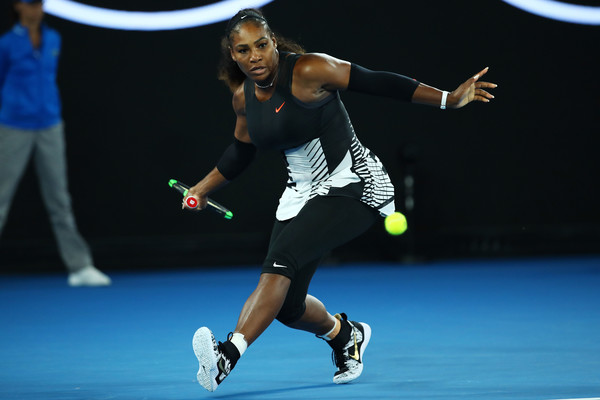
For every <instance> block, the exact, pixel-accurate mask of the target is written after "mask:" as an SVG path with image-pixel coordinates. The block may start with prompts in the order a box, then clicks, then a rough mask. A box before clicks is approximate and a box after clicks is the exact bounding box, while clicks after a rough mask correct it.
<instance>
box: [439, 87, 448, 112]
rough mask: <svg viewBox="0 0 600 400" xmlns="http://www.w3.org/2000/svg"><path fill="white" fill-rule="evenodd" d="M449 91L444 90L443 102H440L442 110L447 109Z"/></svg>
mask: <svg viewBox="0 0 600 400" xmlns="http://www.w3.org/2000/svg"><path fill="white" fill-rule="evenodd" d="M448 93H449V92H446V91H445V90H444V91H442V104H440V108H441V109H442V110H445V109H446V99H447V98H448Z"/></svg>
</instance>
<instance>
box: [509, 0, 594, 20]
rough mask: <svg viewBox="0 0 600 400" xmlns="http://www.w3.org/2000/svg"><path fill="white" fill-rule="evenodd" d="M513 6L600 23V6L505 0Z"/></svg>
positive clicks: (544, 13) (561, 18)
mask: <svg viewBox="0 0 600 400" xmlns="http://www.w3.org/2000/svg"><path fill="white" fill-rule="evenodd" d="M503 1H504V2H505V3H508V4H510V5H512V6H515V7H517V8H520V9H521V10H525V11H527V12H530V13H532V14H536V15H539V16H541V17H545V18H551V19H555V20H558V21H563V22H572V23H574V24H584V25H600V7H594V6H582V5H577V4H569V3H563V2H560V1H555V0H503Z"/></svg>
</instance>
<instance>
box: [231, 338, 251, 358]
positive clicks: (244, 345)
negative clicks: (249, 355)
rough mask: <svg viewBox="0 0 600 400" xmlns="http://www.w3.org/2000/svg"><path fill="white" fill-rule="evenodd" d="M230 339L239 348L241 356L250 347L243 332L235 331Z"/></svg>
mask: <svg viewBox="0 0 600 400" xmlns="http://www.w3.org/2000/svg"><path fill="white" fill-rule="evenodd" d="M229 341H230V342H231V343H233V344H234V345H235V347H236V348H237V349H238V351H239V352H240V357H241V356H242V354H244V352H245V351H246V349H247V348H248V343H247V342H246V339H244V335H243V334H241V333H234V334H233V335H232V336H231V339H229Z"/></svg>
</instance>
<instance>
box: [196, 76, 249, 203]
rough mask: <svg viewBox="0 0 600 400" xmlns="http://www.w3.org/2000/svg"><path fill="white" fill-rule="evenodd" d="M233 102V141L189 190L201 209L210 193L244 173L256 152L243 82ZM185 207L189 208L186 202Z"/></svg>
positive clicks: (234, 95) (235, 93)
mask: <svg viewBox="0 0 600 400" xmlns="http://www.w3.org/2000/svg"><path fill="white" fill-rule="evenodd" d="M232 104H233V110H234V111H235V115H236V121H235V130H234V140H233V143H232V144H231V145H229V147H227V149H225V152H224V153H223V155H222V156H221V158H220V159H219V161H218V163H217V166H216V167H215V168H213V169H212V171H210V172H209V173H208V174H207V175H206V176H205V177H204V178H203V179H202V180H201V181H200V182H198V183H197V184H196V185H194V186H193V187H191V188H190V190H189V192H188V194H189V195H190V196H194V197H195V198H196V199H197V200H198V207H197V209H200V210H201V209H204V208H205V207H206V203H207V198H208V195H209V194H210V193H212V192H214V191H216V190H217V189H219V188H221V187H222V186H224V185H226V184H227V183H228V182H229V181H231V180H233V179H234V178H235V177H237V176H238V175H239V174H240V173H242V171H243V170H244V169H246V167H247V166H248V165H250V163H251V162H252V160H253V159H254V155H255V154H256V148H255V147H254V145H253V144H252V141H251V140H250V134H249V133H248V124H247V121H246V101H245V98H244V85H243V84H242V85H240V87H239V88H238V89H237V90H236V91H235V92H234V94H233V100H232ZM184 208H189V207H187V205H186V204H185V202H184Z"/></svg>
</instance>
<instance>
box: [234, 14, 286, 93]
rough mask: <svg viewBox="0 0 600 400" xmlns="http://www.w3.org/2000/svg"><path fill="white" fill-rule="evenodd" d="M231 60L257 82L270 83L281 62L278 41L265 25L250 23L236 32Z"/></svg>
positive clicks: (243, 25)
mask: <svg viewBox="0 0 600 400" xmlns="http://www.w3.org/2000/svg"><path fill="white" fill-rule="evenodd" d="M230 51H231V58H233V61H235V62H236V63H237V65H238V66H239V67H240V69H241V70H242V72H243V73H244V74H246V76H247V77H249V78H250V79H252V80H254V81H255V82H266V81H268V82H270V80H271V79H273V76H274V74H275V72H276V70H277V64H278V61H279V58H278V53H277V41H276V39H275V37H274V36H272V35H270V34H269V33H268V32H267V30H266V29H265V27H264V26H263V24H257V23H255V22H253V21H249V22H247V23H245V24H242V25H241V26H240V29H239V32H234V33H233V34H232V39H231V48H230Z"/></svg>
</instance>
